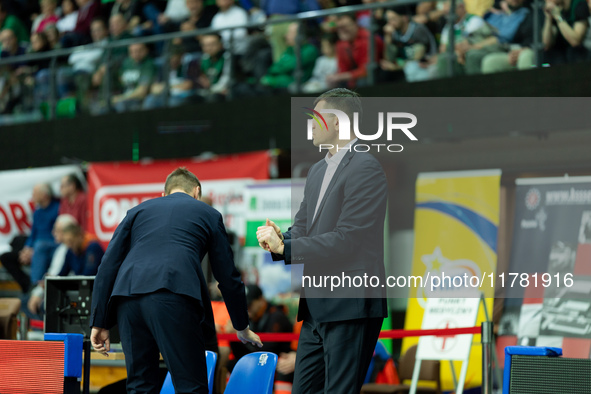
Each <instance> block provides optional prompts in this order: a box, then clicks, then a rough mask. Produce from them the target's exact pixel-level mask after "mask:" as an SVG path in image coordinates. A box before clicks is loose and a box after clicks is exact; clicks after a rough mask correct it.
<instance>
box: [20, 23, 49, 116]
mask: <svg viewBox="0 0 591 394" xmlns="http://www.w3.org/2000/svg"><path fill="white" fill-rule="evenodd" d="M52 49H53V48H52V47H51V44H50V43H49V40H48V39H47V35H46V34H45V33H43V32H40V33H33V34H31V46H30V49H29V53H31V54H32V53H42V52H48V51H51V50H52ZM50 66H51V59H38V60H31V61H29V62H27V65H26V66H24V67H21V68H20V69H19V70H17V71H18V73H19V76H20V77H21V78H22V79H23V82H24V85H25V86H26V87H27V92H28V94H29V100H28V101H29V103H28V106H31V105H34V108H39V107H40V105H41V103H42V102H44V101H48V100H49V96H50V89H51V72H50V70H49V68H50ZM28 106H27V107H28ZM30 109H33V108H30Z"/></svg>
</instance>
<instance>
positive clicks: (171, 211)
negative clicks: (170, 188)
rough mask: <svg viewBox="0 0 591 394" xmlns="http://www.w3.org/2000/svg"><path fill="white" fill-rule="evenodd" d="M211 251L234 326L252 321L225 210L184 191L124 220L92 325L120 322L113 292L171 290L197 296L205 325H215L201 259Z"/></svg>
mask: <svg viewBox="0 0 591 394" xmlns="http://www.w3.org/2000/svg"><path fill="white" fill-rule="evenodd" d="M208 252H209V257H210V262H211V269H212V272H213V275H214V276H215V278H216V279H217V280H218V281H219V287H220V290H221V292H222V295H223V296H224V300H225V302H226V306H227V308H228V313H229V314H230V317H231V319H232V323H233V325H234V328H235V329H237V330H243V329H244V328H246V326H247V325H248V313H247V308H246V296H245V293H244V284H243V283H242V281H241V279H240V273H239V272H238V270H237V269H236V267H235V266H234V260H233V255H232V250H231V248H230V244H229V243H228V238H227V235H226V229H225V227H224V223H223V221H222V215H221V214H220V213H219V212H218V211H216V210H215V209H213V208H212V207H210V206H209V205H207V204H205V203H204V202H201V201H197V200H195V199H194V198H192V197H191V196H189V195H187V194H184V193H173V194H171V195H168V196H166V197H161V198H155V199H153V200H148V201H145V202H143V203H141V204H140V205H138V206H136V207H134V208H132V209H130V210H129V211H128V212H127V216H125V218H124V219H123V221H122V222H121V223H120V224H119V226H118V227H117V229H116V230H115V233H114V234H113V238H112V239H111V242H110V243H109V247H108V248H107V251H106V252H105V255H104V257H103V260H102V263H101V265H100V267H99V270H98V273H97V275H96V278H95V282H94V289H93V295H92V312H91V317H90V325H91V326H95V327H101V328H110V327H112V326H113V325H114V324H115V323H116V321H115V320H116V318H115V316H116V315H115V313H114V312H115V311H114V310H113V309H114V308H112V307H111V306H112V305H111V304H112V300H113V297H117V296H133V295H140V294H147V293H153V292H155V291H158V290H161V289H167V290H169V291H171V292H173V293H176V294H181V295H186V296H189V297H192V298H194V299H195V300H198V301H199V302H200V303H201V305H202V307H203V310H204V314H205V325H206V327H207V328H210V329H212V328H213V329H215V325H214V321H213V312H212V309H211V302H210V299H209V293H208V288H207V283H206V281H205V277H204V275H203V271H202V270H201V260H202V259H203V256H205V254H206V253H208Z"/></svg>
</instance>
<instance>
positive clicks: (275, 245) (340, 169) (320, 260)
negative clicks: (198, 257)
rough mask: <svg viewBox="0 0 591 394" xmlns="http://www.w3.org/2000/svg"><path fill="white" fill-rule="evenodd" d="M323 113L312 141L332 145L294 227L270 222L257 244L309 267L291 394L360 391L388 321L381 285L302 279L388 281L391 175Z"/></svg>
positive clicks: (340, 95) (350, 102)
mask: <svg viewBox="0 0 591 394" xmlns="http://www.w3.org/2000/svg"><path fill="white" fill-rule="evenodd" d="M315 104H316V106H315V110H316V111H321V110H323V109H336V110H340V111H343V112H344V113H345V114H346V115H348V116H349V119H353V113H354V112H358V113H359V115H361V110H362V108H361V100H360V99H359V96H358V95H357V93H355V92H352V91H350V90H347V89H342V88H339V89H333V90H330V91H328V92H326V93H324V94H322V95H321V96H320V97H318V98H317V99H316V102H315ZM323 116H324V119H325V120H326V123H327V130H326V129H325V126H324V125H323V126H322V128H321V127H320V126H318V127H317V126H316V124H314V127H313V133H312V134H313V142H314V145H315V146H320V145H321V144H323V146H329V145H332V146H333V148H331V149H330V150H329V153H327V155H326V157H325V158H324V159H322V160H320V161H319V162H318V163H316V164H315V165H313V166H312V167H311V168H310V170H309V172H308V177H307V180H306V186H305V189H304V199H303V201H302V204H301V205H300V209H299V211H298V212H297V214H296V216H295V219H294V223H293V225H292V227H291V228H290V229H289V230H288V231H287V232H285V233H283V234H282V233H281V230H280V229H279V227H277V226H276V225H275V224H274V223H273V222H272V221H269V220H268V222H267V226H262V227H259V229H258V231H257V237H258V240H259V244H260V245H261V247H263V248H264V249H266V250H269V251H271V252H272V253H273V258H274V259H277V260H278V259H281V260H283V259H284V260H285V262H286V264H304V282H303V283H302V295H301V298H300V305H299V310H298V320H303V325H302V330H301V334H300V340H299V344H298V349H297V355H296V366H295V377H294V387H293V391H292V392H293V393H294V394H296V393H297V394H302V393H306V394H310V393H338V394H344V393H359V390H360V389H361V386H362V384H363V381H364V378H365V375H366V373H367V368H368V366H369V362H370V361H371V357H372V354H373V351H374V348H375V345H376V342H377V339H378V336H379V333H380V329H381V326H382V322H383V319H384V317H386V316H387V304H386V299H385V295H384V294H385V293H384V289H383V288H382V287H381V286H379V287H378V288H372V287H371V286H366V287H364V286H361V287H360V288H355V287H354V286H353V288H346V287H341V288H339V289H334V291H331V289H330V283H328V284H327V286H328V288H326V287H324V288H315V287H314V285H312V286H310V283H309V282H308V284H306V281H305V277H306V276H308V277H312V278H316V279H315V280H318V279H322V278H325V277H327V276H328V277H330V276H338V277H341V278H342V277H343V276H346V277H351V279H353V277H355V276H357V277H361V278H363V276H364V274H367V275H368V277H372V276H377V277H378V278H379V280H380V283H381V284H384V283H385V270H384V242H383V235H384V232H383V230H384V219H385V213H386V200H387V185H386V177H385V175H384V172H383V169H382V167H381V165H380V164H379V163H378V161H377V160H376V159H375V158H374V157H373V156H372V155H371V154H369V153H361V152H356V151H355V149H354V146H355V143H356V142H357V141H356V139H348V140H342V139H339V127H341V125H340V122H339V118H338V117H337V116H335V115H333V114H324V115H323ZM351 134H353V133H351ZM337 145H338V147H339V149H337V148H336V146H337ZM343 148H345V149H343ZM336 297H338V298H336Z"/></svg>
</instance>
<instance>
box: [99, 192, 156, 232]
mask: <svg viewBox="0 0 591 394" xmlns="http://www.w3.org/2000/svg"><path fill="white" fill-rule="evenodd" d="M163 190H164V185H163V184H162V183H143V184H136V185H114V186H103V187H101V188H100V189H98V190H97V191H96V194H95V195H94V201H93V217H94V231H95V233H96V235H97V237H98V238H99V239H100V240H101V241H105V242H107V241H109V240H110V239H111V237H112V236H113V232H114V231H115V229H116V228H117V226H118V225H119V223H121V221H122V220H123V218H124V217H125V215H126V213H127V211H128V210H129V209H131V208H133V207H135V206H136V205H138V204H139V203H141V202H143V201H146V200H150V199H152V198H155V197H160V196H161V195H162V191H163Z"/></svg>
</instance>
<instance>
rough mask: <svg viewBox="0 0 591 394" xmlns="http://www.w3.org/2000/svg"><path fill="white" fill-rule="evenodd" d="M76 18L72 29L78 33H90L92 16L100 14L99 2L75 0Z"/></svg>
mask: <svg viewBox="0 0 591 394" xmlns="http://www.w3.org/2000/svg"><path fill="white" fill-rule="evenodd" d="M76 4H78V7H80V9H79V10H78V19H77V20H76V27H75V28H74V31H75V32H76V33H78V34H85V35H90V24H91V23H92V21H93V19H94V18H97V17H99V16H100V6H101V4H100V2H99V1H97V0H76Z"/></svg>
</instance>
